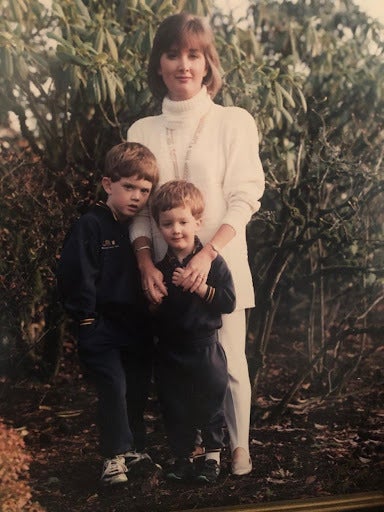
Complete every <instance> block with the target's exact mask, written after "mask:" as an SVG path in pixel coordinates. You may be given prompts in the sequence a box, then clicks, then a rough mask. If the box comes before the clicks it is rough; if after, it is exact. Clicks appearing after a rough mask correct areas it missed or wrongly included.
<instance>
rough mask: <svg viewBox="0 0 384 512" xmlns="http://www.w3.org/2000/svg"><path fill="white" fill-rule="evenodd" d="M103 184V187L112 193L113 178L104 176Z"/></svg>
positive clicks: (108, 192)
mask: <svg viewBox="0 0 384 512" xmlns="http://www.w3.org/2000/svg"><path fill="white" fill-rule="evenodd" d="M101 184H102V186H103V189H104V190H105V191H106V193H107V194H110V193H111V178H108V177H107V176H104V177H103V178H102V180H101Z"/></svg>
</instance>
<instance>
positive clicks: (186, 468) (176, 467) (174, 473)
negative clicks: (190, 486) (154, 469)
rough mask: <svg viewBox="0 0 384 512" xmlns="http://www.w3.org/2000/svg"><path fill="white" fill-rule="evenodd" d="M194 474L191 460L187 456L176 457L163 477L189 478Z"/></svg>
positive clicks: (169, 478) (173, 478)
mask: <svg viewBox="0 0 384 512" xmlns="http://www.w3.org/2000/svg"><path fill="white" fill-rule="evenodd" d="M193 474H194V467H193V462H191V461H190V460H189V459H187V458H183V459H176V460H175V462H174V463H173V464H172V466H171V467H170V468H169V469H168V471H167V473H166V475H165V477H166V478H167V480H177V481H180V480H191V479H192V478H193Z"/></svg>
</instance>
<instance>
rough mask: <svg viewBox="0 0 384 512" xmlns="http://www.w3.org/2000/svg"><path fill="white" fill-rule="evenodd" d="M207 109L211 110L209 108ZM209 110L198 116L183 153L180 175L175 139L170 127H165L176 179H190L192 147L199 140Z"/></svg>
mask: <svg viewBox="0 0 384 512" xmlns="http://www.w3.org/2000/svg"><path fill="white" fill-rule="evenodd" d="M209 110H211V109H209ZM209 110H208V111H207V112H206V113H205V114H204V115H203V116H202V117H201V118H200V120H199V123H198V125H197V128H196V130H195V133H194V134H193V136H192V139H191V142H190V143H189V145H188V148H187V152H186V154H185V162H184V168H183V173H182V175H181V174H180V170H179V165H178V163H177V156H176V148H175V141H174V138H173V130H172V129H171V128H166V136H167V144H168V148H169V153H170V155H171V160H172V164H173V170H174V172H175V176H176V179H178V180H180V179H183V180H187V181H189V179H190V169H189V161H190V159H191V152H192V148H193V146H194V145H195V144H196V143H197V141H198V140H199V137H200V135H201V132H202V130H203V127H204V122H205V119H206V117H207V115H208V113H209Z"/></svg>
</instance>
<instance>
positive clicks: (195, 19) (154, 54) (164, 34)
mask: <svg viewBox="0 0 384 512" xmlns="http://www.w3.org/2000/svg"><path fill="white" fill-rule="evenodd" d="M191 41H193V42H195V41H196V42H197V43H198V46H199V48H201V51H202V52H203V53H204V57H205V60H206V63H207V70H208V72H207V75H206V76H205V77H204V79H203V84H205V85H206V86H207V90H208V93H209V94H210V96H211V98H214V97H215V96H216V94H217V92H218V91H219V89H220V88H221V85H222V79H221V75H220V71H219V70H220V59H219V56H218V53H217V50H216V46H215V40H214V35H213V32H212V29H211V27H210V25H209V23H208V21H207V20H206V19H205V18H202V17H200V16H195V15H193V14H189V13H187V12H180V13H179V14H173V15H172V16H168V18H165V20H163V22H162V23H161V24H160V25H159V28H158V29H157V32H156V35H155V38H154V40H153V45H152V51H151V54H150V56H149V63H148V85H149V88H150V90H151V92H152V94H153V95H154V97H155V98H158V99H163V98H164V97H165V96H166V94H167V92H168V90H167V87H166V85H165V83H164V81H163V78H162V77H161V76H160V75H159V69H160V58H161V56H162V55H163V53H166V52H168V51H169V50H170V49H171V47H172V46H177V47H178V48H183V47H185V46H187V45H188V43H190V42H191Z"/></svg>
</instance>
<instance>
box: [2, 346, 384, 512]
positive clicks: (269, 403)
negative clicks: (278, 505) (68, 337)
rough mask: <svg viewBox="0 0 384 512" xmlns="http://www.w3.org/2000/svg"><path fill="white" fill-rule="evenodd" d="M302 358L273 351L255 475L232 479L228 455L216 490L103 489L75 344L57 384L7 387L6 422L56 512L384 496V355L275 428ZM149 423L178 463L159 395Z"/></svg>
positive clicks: (137, 481)
mask: <svg viewBox="0 0 384 512" xmlns="http://www.w3.org/2000/svg"><path fill="white" fill-rule="evenodd" d="M299 359H300V358H299V357H298V353H295V351H293V350H292V349H291V348H290V347H288V346H284V345H283V343H281V342H280V343H279V342H278V340H275V342H274V343H273V344H272V345H271V347H270V351H269V355H268V360H267V364H266V371H265V373H264V374H263V378H262V379H261V382H260V387H259V396H258V399H257V404H256V409H257V410H256V414H255V418H256V421H255V425H253V427H252V428H251V436H250V438H251V444H250V446H251V455H252V459H253V464H254V468H253V470H252V472H251V474H249V475H246V476H243V477H234V476H232V475H231V474H230V471H229V464H230V463H229V453H228V450H225V451H224V453H223V457H222V462H223V464H222V472H221V475H220V477H219V480H218V482H217V483H216V484H214V485H205V486H201V485H197V484H195V483H169V482H167V481H165V480H164V478H163V474H162V472H161V471H152V472H150V473H144V474H140V473H139V472H138V473H137V474H134V473H132V474H130V475H129V481H128V483H127V484H125V485H123V486H118V487H115V488H113V489H107V490H104V489H101V488H100V487H99V485H98V480H99V477H100V472H101V466H102V459H101V458H100V456H99V455H98V451H97V430H96V425H95V405H96V398H95V394H94V392H93V390H92V388H90V387H89V386H88V384H87V382H86V381H85V380H84V378H83V375H82V374H81V372H80V368H79V366H78V364H77V359H76V355H75V353H74V351H73V346H72V344H71V343H69V342H68V343H67V344H65V351H64V356H63V360H62V364H61V368H60V372H59V375H58V376H57V377H56V378H55V380H54V381H53V382H51V383H49V384H47V383H41V382H31V381H30V380H26V381H18V382H12V383H10V382H6V381H3V382H2V383H1V385H0V386H1V387H0V406H1V411H2V412H1V415H2V417H3V418H4V419H5V421H6V422H7V423H8V424H11V425H13V426H14V427H15V428H18V429H19V431H20V432H21V433H22V434H23V436H24V440H25V443H26V446H27V449H28V450H29V452H30V453H31V454H32V457H33V461H32V463H31V466H30V485H31V488H32V492H33V499H34V500H36V501H38V502H39V503H40V504H41V505H42V506H43V507H44V508H45V509H46V510H47V511H48V512H64V511H66V510H68V511H70V512H123V511H124V512H171V511H181V510H186V509H192V510H197V509H199V508H204V507H216V508H217V510H218V511H220V510H221V509H222V508H223V507H228V506H238V505H245V504H257V503H267V502H274V501H279V500H287V499H293V500H302V499H305V498H313V497H322V496H323V497H324V496H333V495H340V494H350V493H361V492H368V491H376V490H381V489H383V488H384V485H383V484H384V478H383V474H384V471H383V469H384V431H383V419H384V407H383V404H384V401H383V397H384V386H383V382H384V370H383V369H384V365H383V362H384V350H383V347H380V346H378V347H377V348H376V349H374V350H372V351H371V354H370V356H369V357H367V358H366V360H364V361H363V363H362V364H361V365H360V367H359V369H358V371H357V372H355V374H354V375H353V377H352V379H351V380H350V382H349V384H348V386H347V388H346V389H345V391H344V392H343V395H342V396H333V395H330V396H328V398H323V399H320V398H319V397H313V396H312V397H311V396H310V393H309V390H308V386H307V387H306V386H305V385H304V386H303V390H302V393H300V396H296V397H295V400H294V403H292V404H291V405H290V407H289V408H288V409H287V411H286V412H285V413H284V415H283V416H282V418H280V419H279V420H274V421H271V419H270V416H269V415H268V414H267V413H268V411H269V410H270V409H271V407H273V405H275V404H277V403H278V402H279V400H280V398H281V397H282V396H283V394H284V392H285V391H286V389H287V386H288V385H289V383H290V382H292V380H293V378H294V375H295V372H297V371H298V364H299ZM146 420H147V425H148V432H149V450H148V451H149V453H150V454H151V456H152V458H153V460H154V461H156V462H158V463H160V464H162V465H164V464H165V463H166V461H167V459H168V458H169V456H170V454H169V451H168V448H167V446H166V442H165V439H164V433H163V428H162V422H161V417H160V414H159V410H158V405H157V402H156V400H155V398H154V396H153V397H152V399H151V401H150V404H149V407H148V413H147V416H146ZM383 509H384V508H383Z"/></svg>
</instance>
